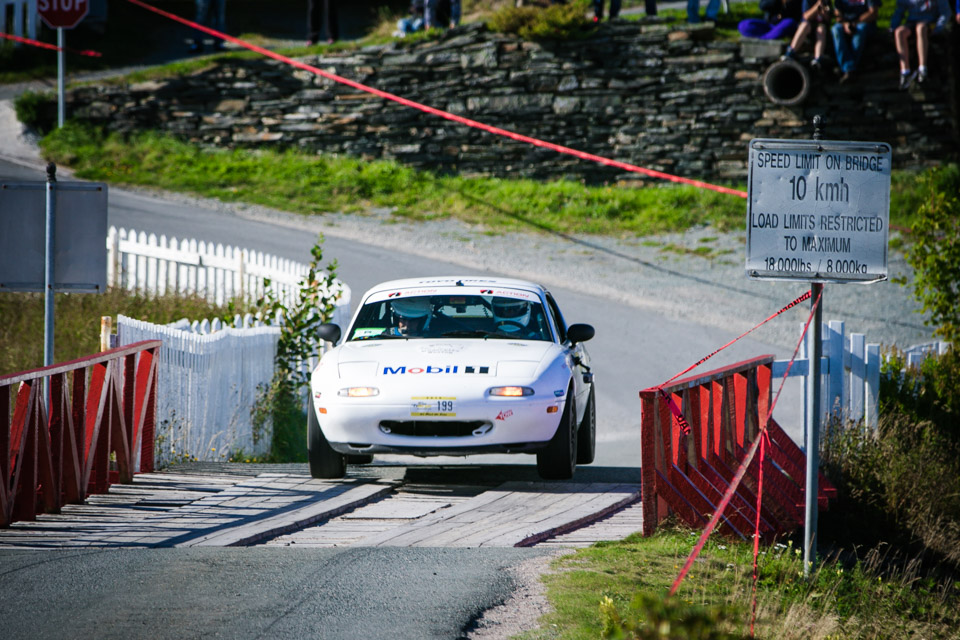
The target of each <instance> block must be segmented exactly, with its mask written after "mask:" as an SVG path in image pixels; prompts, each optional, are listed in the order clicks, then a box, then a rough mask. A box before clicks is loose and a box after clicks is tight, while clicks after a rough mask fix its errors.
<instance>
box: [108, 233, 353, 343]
mask: <svg viewBox="0 0 960 640" xmlns="http://www.w3.org/2000/svg"><path fill="white" fill-rule="evenodd" d="M106 242H107V251H108V260H107V265H108V266H107V278H108V280H107V282H108V284H109V285H111V286H122V287H126V288H127V289H129V290H132V291H140V292H143V293H146V294H163V293H166V292H177V293H183V294H186V293H190V294H195V295H202V296H205V297H207V299H209V300H211V301H213V302H216V303H217V304H224V303H226V301H227V300H229V299H231V298H232V297H239V296H245V297H246V299H247V300H255V299H257V298H259V297H260V296H262V295H263V293H264V286H263V281H264V278H269V279H270V280H271V282H272V285H271V286H272V287H273V290H274V291H275V292H276V295H277V297H278V298H279V299H280V300H281V301H283V302H284V304H287V305H290V304H291V303H293V302H295V301H296V299H297V297H298V292H299V287H300V281H301V280H302V278H303V277H304V276H305V275H306V274H307V272H308V271H309V267H308V266H307V265H305V264H301V263H298V262H294V261H291V260H287V259H281V258H279V257H278V256H273V255H268V254H264V253H262V252H259V251H249V250H245V249H241V248H239V247H234V246H231V245H223V244H222V243H216V244H214V243H212V242H204V241H199V242H198V241H197V240H195V239H192V238H190V239H187V238H184V239H181V240H177V238H174V237H171V238H170V239H169V240H167V238H166V237H165V236H160V237H159V238H157V237H156V236H155V235H154V234H150V236H149V237H148V236H147V235H146V234H145V233H144V232H137V231H134V230H132V229H123V228H116V227H110V229H109V231H108V235H107V240H106ZM339 284H340V287H341V293H340V299H339V301H338V305H339V307H338V309H337V313H336V314H335V318H336V319H335V321H336V322H338V323H339V324H341V325H343V324H344V323H345V322H346V321H348V320H349V308H350V289H349V287H347V286H346V285H345V284H343V283H339ZM340 307H343V308H342V309H341V308H340Z"/></svg>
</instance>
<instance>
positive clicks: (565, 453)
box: [537, 387, 577, 480]
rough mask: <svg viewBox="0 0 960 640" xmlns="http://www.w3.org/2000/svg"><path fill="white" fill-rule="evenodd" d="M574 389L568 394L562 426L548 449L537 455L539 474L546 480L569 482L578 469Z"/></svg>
mask: <svg viewBox="0 0 960 640" xmlns="http://www.w3.org/2000/svg"><path fill="white" fill-rule="evenodd" d="M575 403H576V401H575V400H574V397H573V387H571V388H570V390H569V391H568V392H567V403H566V404H565V405H564V407H563V415H561V416H560V425H559V426H558V427H557V432H556V433H555V434H553V439H552V440H551V441H550V444H548V445H547V448H546V449H544V450H542V451H540V452H539V453H537V472H538V473H539V474H540V477H541V478H543V479H544V480H569V479H570V478H572V477H573V472H574V470H575V469H576V468H577V411H576V404H575Z"/></svg>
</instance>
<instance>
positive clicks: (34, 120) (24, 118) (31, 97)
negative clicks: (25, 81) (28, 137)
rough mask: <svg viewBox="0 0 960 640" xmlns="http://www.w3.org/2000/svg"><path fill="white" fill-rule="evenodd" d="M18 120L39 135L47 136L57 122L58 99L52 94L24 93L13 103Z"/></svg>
mask: <svg viewBox="0 0 960 640" xmlns="http://www.w3.org/2000/svg"><path fill="white" fill-rule="evenodd" d="M13 107H14V110H15V111H16V112H17V120H19V121H20V122H22V123H23V124H24V125H26V126H27V127H30V128H31V129H34V130H36V131H37V133H40V134H45V133H47V132H48V131H50V130H51V129H53V128H54V125H55V124H56V122H57V97H56V96H55V95H53V94H50V93H38V92H34V91H24V92H23V93H21V94H20V95H19V96H17V98H16V100H15V101H14V103H13Z"/></svg>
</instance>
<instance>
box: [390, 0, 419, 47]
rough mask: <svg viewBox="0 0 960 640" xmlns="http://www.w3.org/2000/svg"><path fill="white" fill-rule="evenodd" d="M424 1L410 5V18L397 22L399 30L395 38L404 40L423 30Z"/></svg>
mask: <svg viewBox="0 0 960 640" xmlns="http://www.w3.org/2000/svg"><path fill="white" fill-rule="evenodd" d="M423 9H424V0H413V1H412V2H411V3H410V16H409V17H407V18H400V19H399V20H397V30H396V32H394V34H393V35H394V36H395V37H397V38H402V37H404V36H406V35H409V34H411V33H416V32H417V31H420V30H421V29H423V24H424V22H423Z"/></svg>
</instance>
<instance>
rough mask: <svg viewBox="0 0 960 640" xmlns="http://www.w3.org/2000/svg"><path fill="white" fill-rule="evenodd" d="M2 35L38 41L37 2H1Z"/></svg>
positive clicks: (17, 0)
mask: <svg viewBox="0 0 960 640" xmlns="http://www.w3.org/2000/svg"><path fill="white" fill-rule="evenodd" d="M0 33H9V34H12V35H15V36H19V37H21V38H24V37H26V38H30V39H31V40H36V39H37V0H0ZM0 42H8V41H7V40H5V39H2V40H0ZM14 46H16V44H14Z"/></svg>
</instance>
